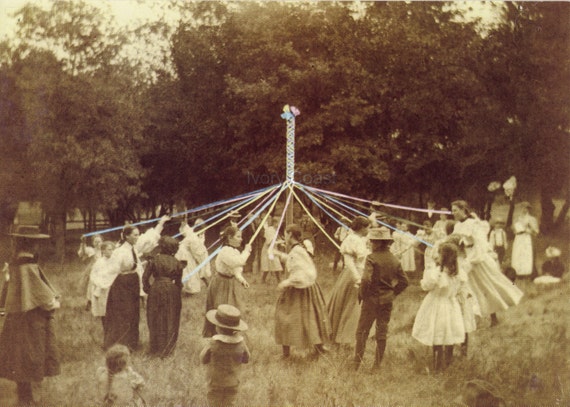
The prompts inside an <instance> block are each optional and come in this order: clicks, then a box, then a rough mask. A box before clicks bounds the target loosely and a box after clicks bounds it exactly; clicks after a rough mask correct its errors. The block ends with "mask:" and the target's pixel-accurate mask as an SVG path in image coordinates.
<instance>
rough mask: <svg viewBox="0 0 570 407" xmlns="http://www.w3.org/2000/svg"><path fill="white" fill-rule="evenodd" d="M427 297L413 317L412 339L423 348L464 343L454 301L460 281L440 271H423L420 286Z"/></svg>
mask: <svg viewBox="0 0 570 407" xmlns="http://www.w3.org/2000/svg"><path fill="white" fill-rule="evenodd" d="M420 284H421V287H422V289H423V290H425V291H429V293H428V294H427V295H426V296H425V297H424V299H423V301H422V304H421V305H420V308H419V310H418V313H417V314H416V319H415V321H414V326H413V328H412V337H414V338H415V339H416V340H418V341H419V342H421V343H422V344H424V345H428V346H433V345H455V344H460V343H463V341H464V340H465V325H464V322H463V315H462V313H461V307H460V305H459V301H458V299H457V295H458V293H459V290H460V286H461V281H460V280H459V278H458V276H454V277H450V276H449V275H448V274H447V273H446V272H442V271H441V269H439V268H435V267H431V268H428V269H426V270H425V272H424V277H423V279H422V281H421V282H420Z"/></svg>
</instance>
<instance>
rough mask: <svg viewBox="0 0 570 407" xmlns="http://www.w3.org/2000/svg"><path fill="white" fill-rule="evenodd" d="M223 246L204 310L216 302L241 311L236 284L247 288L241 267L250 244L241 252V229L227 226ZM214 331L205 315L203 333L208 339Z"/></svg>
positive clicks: (217, 259)
mask: <svg viewBox="0 0 570 407" xmlns="http://www.w3.org/2000/svg"><path fill="white" fill-rule="evenodd" d="M221 239H222V249H221V250H220V252H219V253H218V256H217V257H216V262H215V265H216V273H215V274H214V276H213V277H212V280H211V282H210V285H209V286H208V294H207V296H206V312H208V311H210V310H212V309H217V308H218V305H221V304H229V305H233V306H234V307H236V308H237V309H239V310H243V306H242V300H241V298H240V292H239V291H238V285H241V286H243V287H244V288H249V283H248V282H247V280H246V279H245V278H244V277H243V266H245V263H246V262H247V258H248V257H249V255H250V253H251V245H250V244H246V245H245V248H244V249H243V251H242V252H240V251H239V250H238V248H239V247H240V246H241V242H242V237H241V231H240V230H239V229H238V228H237V227H235V226H227V227H226V228H225V229H224V230H223V231H222V233H221ZM215 334H216V326H215V325H214V324H212V323H211V322H210V321H208V320H207V319H206V318H204V329H203V331H202V335H203V336H204V337H205V338H210V337H212V336H213V335H215Z"/></svg>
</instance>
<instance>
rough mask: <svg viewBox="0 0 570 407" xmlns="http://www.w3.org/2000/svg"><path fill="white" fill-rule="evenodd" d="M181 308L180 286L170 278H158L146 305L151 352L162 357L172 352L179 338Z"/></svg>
mask: <svg viewBox="0 0 570 407" xmlns="http://www.w3.org/2000/svg"><path fill="white" fill-rule="evenodd" d="M181 308H182V298H181V294H180V287H179V286H177V285H175V284H174V283H173V282H172V279H170V278H163V277H159V278H158V279H156V280H155V281H154V283H153V285H152V286H151V288H150V293H149V294H148V300H147V305H146V320H147V324H148V331H149V336H150V339H149V341H150V349H149V352H150V353H152V354H157V355H159V356H161V357H165V356H168V355H170V354H171V353H172V351H173V350H174V347H175V346H176V341H177V340H178V330H179V328H180V310H181Z"/></svg>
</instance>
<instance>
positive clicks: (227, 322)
mask: <svg viewBox="0 0 570 407" xmlns="http://www.w3.org/2000/svg"><path fill="white" fill-rule="evenodd" d="M206 319H207V320H208V321H210V322H211V323H212V324H214V325H216V326H219V327H221V328H227V329H233V330H234V331H245V330H246V329H247V324H246V323H245V322H244V321H242V320H241V313H240V312H239V309H237V308H236V307H234V306H233V305H229V304H221V305H218V308H217V309H212V310H210V311H208V312H206Z"/></svg>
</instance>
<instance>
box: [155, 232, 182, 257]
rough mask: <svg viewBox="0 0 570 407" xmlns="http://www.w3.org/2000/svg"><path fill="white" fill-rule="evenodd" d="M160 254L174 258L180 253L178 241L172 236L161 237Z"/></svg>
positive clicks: (159, 242) (159, 243)
mask: <svg viewBox="0 0 570 407" xmlns="http://www.w3.org/2000/svg"><path fill="white" fill-rule="evenodd" d="M158 247H159V248H160V253H162V254H169V255H171V256H174V254H176V252H177V251H178V240H176V239H175V238H173V237H170V236H161V237H160V240H159V241H158Z"/></svg>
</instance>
